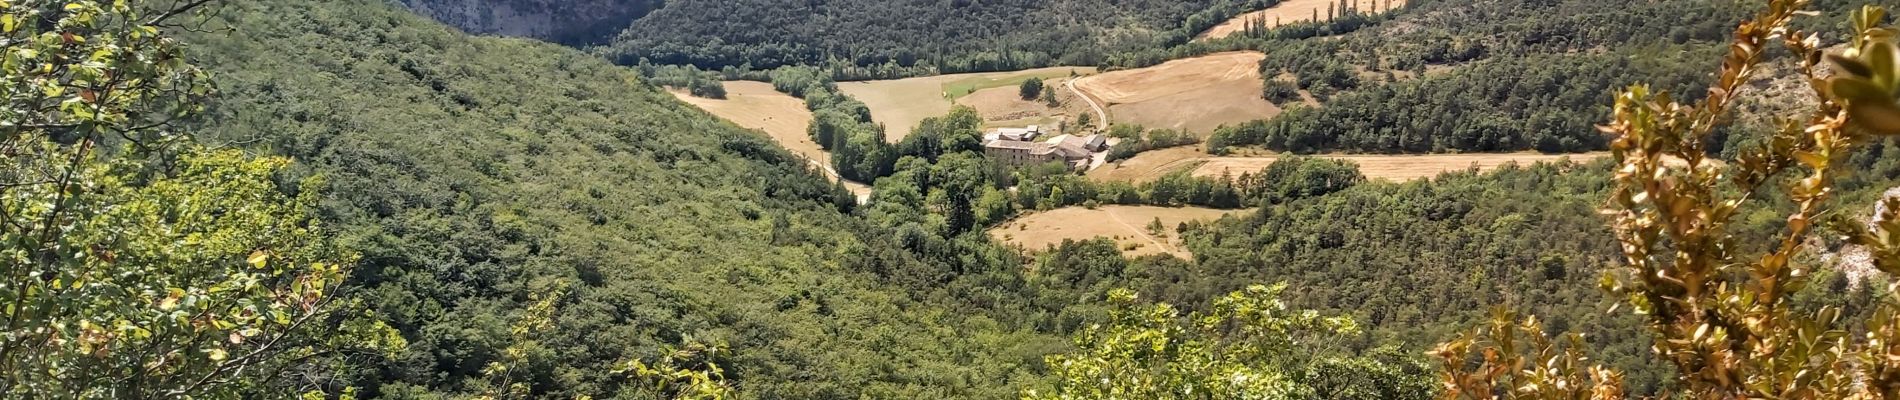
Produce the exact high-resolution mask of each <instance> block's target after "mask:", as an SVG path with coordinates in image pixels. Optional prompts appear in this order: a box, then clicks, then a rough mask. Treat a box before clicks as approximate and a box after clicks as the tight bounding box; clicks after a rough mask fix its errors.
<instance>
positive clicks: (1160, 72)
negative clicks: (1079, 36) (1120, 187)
mask: <svg viewBox="0 0 1900 400" xmlns="http://www.w3.org/2000/svg"><path fill="white" fill-rule="evenodd" d="M1265 58H1266V54H1262V53H1260V52H1253V51H1235V52H1226V53H1216V54H1209V55H1205V56H1200V57H1194V58H1184V59H1179V60H1173V61H1168V62H1166V63H1162V64H1161V65H1156V66H1152V67H1147V68H1138V69H1130V70H1122V71H1114V72H1106V73H1102V74H1098V75H1092V76H1087V77H1083V78H1081V79H1078V80H1076V85H1075V86H1076V88H1077V89H1079V90H1081V91H1083V92H1085V93H1087V94H1088V95H1089V96H1091V97H1094V98H1095V99H1097V100H1100V101H1102V102H1104V103H1106V106H1107V107H1108V112H1109V118H1111V119H1113V120H1114V123H1116V124H1136V125H1141V126H1144V127H1148V128H1151V129H1152V128H1167V129H1175V130H1181V131H1186V132H1193V133H1196V134H1200V135H1202V136H1205V135H1207V134H1210V133H1213V131H1214V128H1218V127H1220V126H1221V125H1231V124H1239V123H1242V122H1247V121H1252V120H1257V119H1266V118H1271V117H1273V116H1275V115H1279V114H1280V107H1278V106H1275V105H1273V103H1270V102H1267V100H1266V99H1264V98H1261V96H1260V92H1261V89H1262V87H1263V86H1264V85H1265V82H1264V81H1262V80H1261V78H1260V60H1262V59H1265Z"/></svg>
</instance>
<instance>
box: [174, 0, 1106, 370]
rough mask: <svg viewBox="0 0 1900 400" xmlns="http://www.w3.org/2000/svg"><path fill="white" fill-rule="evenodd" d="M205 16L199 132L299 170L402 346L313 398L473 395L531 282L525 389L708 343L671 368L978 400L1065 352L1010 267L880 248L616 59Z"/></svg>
mask: <svg viewBox="0 0 1900 400" xmlns="http://www.w3.org/2000/svg"><path fill="white" fill-rule="evenodd" d="M222 18H223V20H224V21H228V22H229V24H230V27H231V28H233V29H234V30H235V32H240V33H241V34H228V33H226V32H223V31H212V32H206V33H190V34H187V35H186V36H185V40H187V41H188V42H190V43H193V44H194V45H193V47H192V52H191V54H192V55H193V57H194V58H196V59H198V60H201V61H200V62H202V63H203V64H204V65H206V66H207V67H208V68H209V69H210V70H211V72H213V73H214V74H215V76H216V82H217V84H218V86H219V87H220V89H221V93H220V95H219V96H217V97H216V100H215V102H214V103H213V104H212V107H211V110H210V111H209V118H207V121H206V122H204V123H203V124H202V126H201V131H202V132H203V134H202V136H204V138H205V140H207V141H209V142H212V143H224V144H229V145H241V146H244V147H247V148H252V149H257V150H259V151H266V152H270V153H276V154H283V155H286V156H289V157H293V158H295V159H296V160H297V163H296V164H295V166H293V167H292V168H293V169H294V170H295V173H296V175H299V176H301V175H311V174H315V175H321V176H323V177H324V179H325V181H326V182H327V183H328V184H327V185H325V186H323V187H320V188H316V190H319V191H320V192H321V193H322V196H323V197H322V200H321V201H320V206H321V207H320V208H319V210H318V211H319V213H320V216H321V218H322V219H323V220H325V221H326V222H328V223H329V224H330V225H331V226H332V227H334V229H335V230H336V231H338V232H339V234H340V236H341V237H342V242H343V243H344V245H345V246H348V247H349V248H353V249H355V250H356V251H358V252H360V253H361V259H362V262H361V266H360V267H359V268H358V269H357V271H356V273H355V275H354V277H353V278H352V283H353V285H354V286H355V287H356V288H357V289H355V290H354V291H353V292H354V293H356V294H357V295H359V296H361V297H362V298H364V300H365V301H366V302H367V303H368V304H369V305H370V306H371V307H372V308H374V309H376V310H379V311H380V312H382V313H383V314H385V315H386V316H387V317H388V318H389V320H390V322H391V324H392V325H393V326H394V327H396V328H397V329H398V330H399V331H400V332H401V333H402V334H403V336H404V337H406V338H408V339H409V340H408V342H409V346H408V348H407V350H406V351H405V352H403V353H401V354H400V355H399V356H397V357H395V358H394V359H392V360H390V361H388V362H385V363H377V364H373V365H369V366H368V368H361V369H351V370H348V371H342V372H344V373H345V375H344V376H340V377H337V381H338V383H337V384H339V385H342V384H353V385H357V386H360V387H363V388H364V389H366V390H367V391H366V392H365V393H366V394H371V395H386V396H398V395H402V396H408V395H416V394H422V393H429V392H439V393H473V392H478V391H481V390H483V389H484V388H485V386H486V385H488V383H487V381H486V380H484V379H480V378H481V377H482V376H483V374H482V370H483V368H484V366H485V365H487V364H488V363H490V362H492V361H496V360H499V359H500V357H501V356H502V353H503V350H504V349H505V348H509V347H510V346H514V345H517V343H511V340H510V335H509V332H508V329H509V327H510V326H511V325H513V324H514V322H515V321H517V320H518V319H521V318H523V317H524V313H525V312H526V310H528V309H529V308H530V307H529V306H530V305H532V304H533V303H534V302H533V297H532V296H531V295H533V294H537V293H547V292H551V291H553V290H554V289H555V288H565V292H564V293H565V295H563V296H561V297H559V298H558V299H557V300H556V301H554V304H553V308H554V311H553V313H552V318H551V320H552V326H551V327H550V328H549V329H546V330H544V331H541V332H538V333H537V334H536V335H534V336H533V337H534V342H533V343H531V344H528V345H527V346H526V347H525V348H526V349H527V350H526V353H527V355H528V356H527V357H526V360H525V362H524V365H521V366H520V367H519V368H517V369H515V370H514V371H513V372H512V374H515V375H517V376H516V378H515V380H517V381H520V382H526V383H529V384H530V386H531V387H532V391H533V393H536V394H537V395H538V396H553V397H573V396H574V395H579V394H590V395H600V396H605V395H608V394H612V393H615V392H620V391H625V390H632V389H634V386H631V385H633V383H631V381H630V380H629V378H627V377H626V376H623V375H620V374H615V373H614V372H613V371H614V370H615V369H616V368H615V366H616V365H618V364H619V363H623V362H625V361H627V360H630V359H643V360H647V361H649V362H651V361H652V360H656V359H658V357H659V356H660V355H663V354H667V353H668V352H669V351H670V350H669V349H676V348H687V347H689V346H694V345H705V346H716V347H719V348H723V349H727V351H726V352H720V353H717V355H718V358H717V359H713V360H693V362H706V361H712V362H717V363H718V365H720V366H722V367H723V368H725V369H726V371H727V372H726V377H727V378H728V379H732V380H734V381H736V382H740V383H739V386H740V387H741V388H743V389H744V390H745V391H746V392H748V393H755V394H757V395H758V396H763V397H772V398H856V397H871V398H909V397H950V398H996V397H1003V396H1006V395H1009V394H1010V393H1013V392H1014V391H1015V390H1016V387H1017V386H1019V385H1023V384H1029V383H1033V382H1036V381H1037V380H1038V379H1039V378H1037V376H1038V373H1037V371H1038V369H1039V368H1041V367H1040V365H1039V363H1040V358H1041V357H1042V355H1044V354H1046V353H1048V352H1051V351H1055V350H1058V349H1060V348H1061V347H1062V345H1063V343H1065V342H1066V341H1065V340H1063V339H1062V337H1061V336H1060V331H1056V330H1043V329H1037V328H1036V327H1035V326H1034V325H1033V324H1032V323H1033V322H1037V321H1042V320H1046V319H1048V318H1049V317H1041V316H1038V315H1039V314H1055V313H1060V312H1063V308H1064V307H1065V306H1066V304H1052V305H1049V306H1047V307H1043V306H1041V305H1025V304H1026V303H1027V301H1026V300H1025V296H1026V295H1025V294H1023V293H1024V292H1023V289H1021V288H1022V286H1023V283H1022V278H1021V277H1020V276H1018V275H1016V274H1014V273H1013V272H1014V271H1015V268H1014V267H1013V266H1014V265H1018V264H1020V263H1021V261H1019V260H1018V259H1017V258H1016V256H1015V255H1014V254H1013V253H1010V252H1005V251H1001V250H1000V249H996V250H989V251H987V252H984V253H961V252H959V253H961V254H962V255H961V257H963V258H966V259H967V260H963V261H962V262H960V263H959V264H956V265H952V264H949V263H946V262H943V261H940V260H938V259H934V258H930V257H920V256H918V255H915V254H912V253H909V252H906V251H904V250H903V249H904V248H905V247H904V246H903V244H902V243H899V242H898V241H897V239H896V238H897V237H898V236H897V235H893V234H890V233H889V232H888V231H887V230H885V229H883V228H881V227H879V226H876V225H872V224H868V223H866V222H865V221H864V220H862V219H859V218H856V217H853V216H852V215H850V214H847V212H848V211H850V207H851V206H850V201H849V200H847V199H849V196H848V195H847V194H845V193H844V192H843V191H842V190H841V189H840V188H837V187H834V186H833V185H831V184H828V183H826V182H825V181H824V180H823V179H822V178H821V177H820V176H819V175H818V174H817V173H815V172H813V171H808V170H806V169H805V168H806V167H805V165H804V163H803V161H801V160H799V159H797V158H794V157H792V156H791V155H790V153H788V152H787V151H785V150H783V149H781V148H779V147H777V146H775V145H773V144H772V143H771V142H770V141H769V140H768V139H766V138H764V137H763V136H760V135H755V134H752V133H748V132H746V131H743V130H739V129H736V128H734V127H732V126H731V125H728V124H725V123H722V122H719V121H718V120H716V119H715V118H713V117H711V116H709V115H706V114H704V113H703V112H700V111H698V110H696V109H694V108H692V107H690V106H687V105H684V104H683V103H679V102H677V101H675V100H673V99H672V98H671V97H670V96H668V95H667V94H665V93H663V92H660V91H657V90H654V89H651V88H649V87H646V86H643V85H641V84H640V82H638V81H637V79H636V74H635V73H634V72H633V71H632V70H631V69H627V68H622V67H616V66H613V65H612V64H610V63H608V62H606V61H604V60H600V59H599V58H597V57H594V56H590V55H587V54H583V53H580V52H578V51H573V50H569V49H565V48H562V47H559V46H556V45H552V44H542V43H537V42H533V41H528V40H514V39H476V38H469V37H466V36H463V35H461V34H459V33H456V32H454V31H453V30H451V29H448V28H446V27H443V26H440V25H436V24H434V23H431V22H428V21H426V20H425V19H423V18H421V17H417V16H413V15H409V14H407V13H406V12H404V11H402V10H399V9H395V8H392V7H389V6H387V5H384V4H381V3H380V2H376V1H370V0H362V1H342V2H312V1H300V0H271V1H260V2H248V3H241V4H233V5H230V6H228V8H227V9H225V10H224V12H223V17H222ZM966 281H967V282H966ZM1005 310H1007V311H1005ZM1071 319H1074V318H1073V317H1072V318H1071Z"/></svg>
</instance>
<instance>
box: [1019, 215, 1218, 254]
mask: <svg viewBox="0 0 1900 400" xmlns="http://www.w3.org/2000/svg"><path fill="white" fill-rule="evenodd" d="M1243 212H1247V211H1246V210H1215V209H1208V208H1196V207H1149V206H1102V207H1096V208H1095V209H1089V208H1084V207H1068V208H1059V209H1055V210H1049V211H1043V212H1038V213H1034V214H1029V215H1025V216H1022V217H1020V218H1017V219H1016V220H1013V221H1010V222H1008V223H1004V224H1002V225H998V226H996V227H994V228H990V230H989V234H990V237H993V238H996V240H1000V241H1004V242H1008V243H1011V244H1016V245H1020V246H1022V247H1023V248H1025V249H1029V250H1030V251H1043V250H1046V249H1048V248H1049V247H1050V246H1055V245H1059V244H1062V241H1063V240H1078V241H1079V240H1088V239H1094V238H1097V237H1101V238H1108V239H1111V240H1114V241H1115V243H1116V245H1117V247H1118V248H1120V249H1122V254H1125V255H1128V256H1130V257H1133V256H1141V255H1148V254H1170V255H1174V256H1176V257H1180V258H1184V259H1188V258H1192V257H1193V254H1191V253H1189V252H1188V251H1187V249H1185V248H1183V247H1182V243H1181V241H1180V238H1179V237H1176V236H1178V234H1176V233H1175V231H1174V230H1175V227H1177V226H1180V224H1181V223H1183V222H1187V221H1211V220H1216V219H1220V217H1221V216H1223V215H1228V214H1234V213H1243ZM1157 218H1159V219H1160V220H1161V226H1162V227H1163V229H1162V230H1163V232H1162V233H1161V234H1160V235H1154V234H1150V233H1149V232H1148V224H1149V223H1152V222H1153V221H1154V220H1155V219H1157Z"/></svg>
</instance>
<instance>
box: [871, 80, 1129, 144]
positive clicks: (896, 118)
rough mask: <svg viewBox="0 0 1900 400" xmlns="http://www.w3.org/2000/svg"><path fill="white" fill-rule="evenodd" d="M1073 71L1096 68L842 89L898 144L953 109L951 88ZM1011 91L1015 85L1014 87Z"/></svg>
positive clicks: (994, 84)
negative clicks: (925, 122) (919, 126)
mask: <svg viewBox="0 0 1900 400" xmlns="http://www.w3.org/2000/svg"><path fill="white" fill-rule="evenodd" d="M1070 73H1075V74H1092V73H1095V68H1094V67H1049V68H1038V69H1031V70H1023V71H1009V72H982V73H972V74H951V75H938V76H925V77H918V78H905V79H894V80H882V81H863V82H839V83H838V89H839V90H842V91H844V94H846V95H849V96H851V97H852V98H855V99H858V101H862V102H864V105H865V106H866V107H870V109H871V119H872V120H873V121H876V122H877V123H880V124H884V129H885V133H884V140H886V141H889V142H892V143H896V142H897V141H900V140H903V139H904V136H908V135H910V130H911V129H912V128H916V127H917V123H918V122H923V120H924V118H930V117H937V116H942V115H944V114H947V113H949V112H950V105H951V104H952V103H951V102H952V101H953V98H952V97H953V96H951V91H952V90H955V91H957V92H958V93H959V94H962V93H969V92H970V91H975V90H981V89H987V88H990V87H998V86H997V85H1002V86H1008V85H1009V84H1010V83H1009V82H1022V81H1023V80H1027V79H1029V78H1031V77H1040V78H1045V79H1047V78H1055V77H1066V76H1069V74H1070ZM1009 90H1010V91H1014V90H1015V88H1013V87H1011V88H1010V89H1009Z"/></svg>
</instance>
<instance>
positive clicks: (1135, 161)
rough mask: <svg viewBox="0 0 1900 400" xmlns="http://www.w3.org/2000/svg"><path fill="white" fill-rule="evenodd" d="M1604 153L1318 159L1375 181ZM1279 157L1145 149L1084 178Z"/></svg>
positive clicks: (1231, 170) (1226, 167)
mask: <svg viewBox="0 0 1900 400" xmlns="http://www.w3.org/2000/svg"><path fill="white" fill-rule="evenodd" d="M1606 156H1609V153H1606V152H1596V153H1578V154H1540V153H1530V152H1523V153H1485V154H1417V155H1389V154H1341V155H1326V156H1319V157H1327V158H1338V159H1345V160H1351V161H1352V162H1355V163H1358V164H1359V172H1360V173H1363V174H1365V175H1366V178H1368V179H1380V180H1387V181H1394V182H1402V181H1409V180H1414V179H1422V178H1431V177H1435V176H1438V174H1440V173H1443V172H1446V171H1457V170H1464V169H1467V168H1471V167H1473V166H1476V167H1478V169H1479V170H1488V169H1491V168H1496V167H1497V166H1499V165H1503V164H1505V163H1517V164H1519V165H1530V164H1534V163H1537V162H1542V161H1556V160H1559V159H1562V158H1565V157H1569V158H1570V160H1572V161H1576V162H1580V163H1581V162H1588V161H1590V160H1594V159H1596V158H1598V157H1606ZM1280 157H1281V156H1279V155H1275V154H1266V153H1263V154H1248V155H1239V156H1228V157H1220V156H1214V155H1211V154H1207V153H1204V152H1201V151H1200V149H1198V148H1195V147H1193V146H1186V147H1175V148H1169V149H1161V150H1155V151H1149V152H1145V153H1141V154H1138V155H1136V156H1135V157H1134V158H1130V159H1127V160H1122V161H1121V162H1119V163H1109V164H1107V165H1103V166H1102V167H1101V168H1096V169H1095V170H1092V171H1089V173H1088V176H1089V178H1092V179H1094V180H1096V181H1102V182H1106V181H1125V182H1136V183H1139V182H1148V181H1152V180H1155V179H1157V178H1160V177H1162V176H1165V175H1167V174H1170V173H1175V172H1180V171H1192V172H1191V173H1192V174H1193V175H1194V176H1220V175H1221V174H1223V173H1225V174H1228V175H1230V176H1240V174H1243V173H1253V172H1258V171H1260V170H1263V169H1266V168H1267V166H1268V165H1271V164H1273V161H1274V160H1278V159H1279V158H1280Z"/></svg>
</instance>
